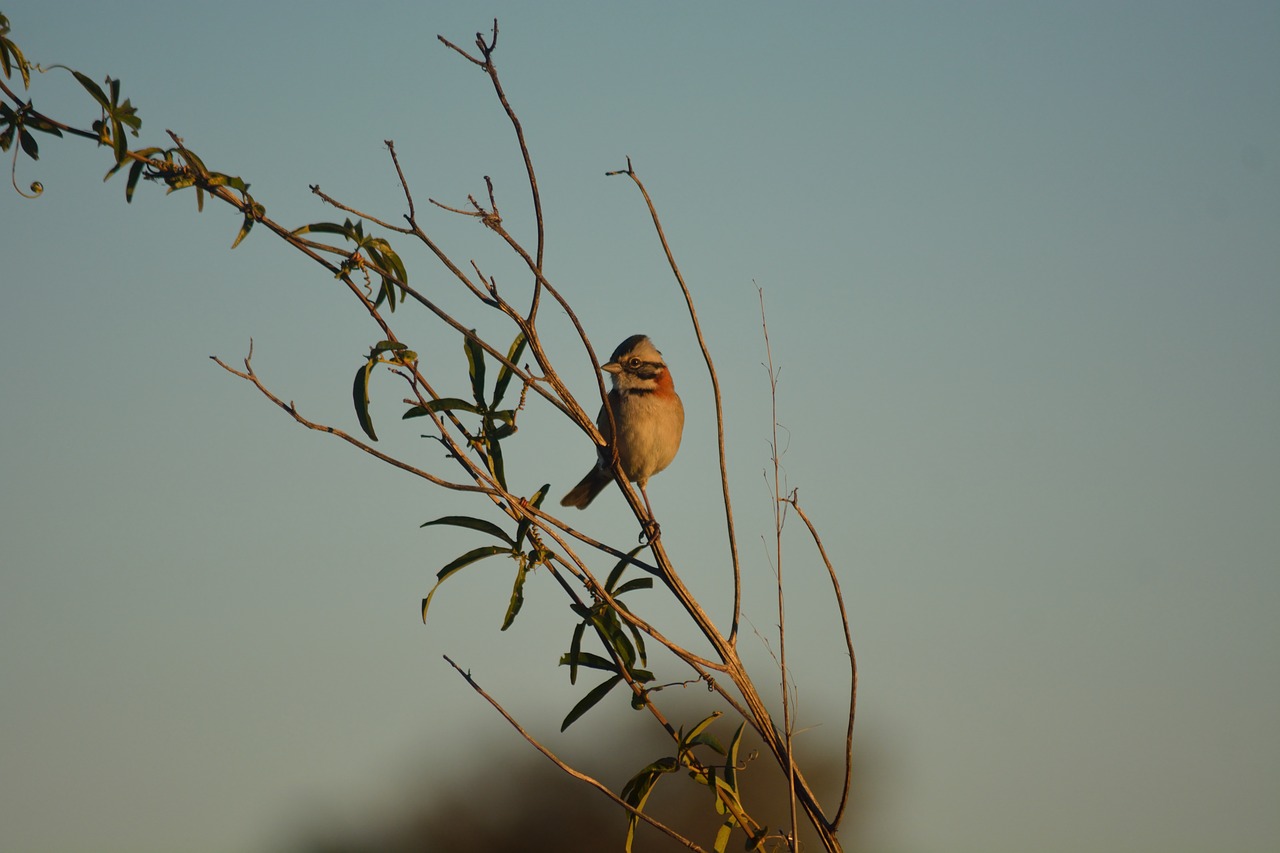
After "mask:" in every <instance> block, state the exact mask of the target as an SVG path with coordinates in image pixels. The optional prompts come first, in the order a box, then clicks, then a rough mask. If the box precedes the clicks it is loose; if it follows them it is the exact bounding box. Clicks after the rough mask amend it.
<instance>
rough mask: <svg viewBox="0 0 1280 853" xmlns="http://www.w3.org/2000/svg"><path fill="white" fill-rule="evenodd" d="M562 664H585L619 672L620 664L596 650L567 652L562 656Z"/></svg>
mask: <svg viewBox="0 0 1280 853" xmlns="http://www.w3.org/2000/svg"><path fill="white" fill-rule="evenodd" d="M560 665H561V666H568V667H579V666H585V667H586V668H587V669H602V670H604V671H605V672H615V673H616V672H617V671H618V665H617V664H615V663H614V662H613V661H611V660H609V659H608V658H606V657H603V656H601V655H598V654H595V653H594V652H577V653H574V652H567V653H565V654H563V655H561V656H560Z"/></svg>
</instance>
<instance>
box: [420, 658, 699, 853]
mask: <svg viewBox="0 0 1280 853" xmlns="http://www.w3.org/2000/svg"><path fill="white" fill-rule="evenodd" d="M443 657H444V659H445V660H446V661H448V663H449V666H451V667H453V668H454V669H456V670H457V671H458V674H459V675H461V676H462V677H463V678H464V679H466V682H467V684H470V685H471V689H473V690H475V691H476V692H477V693H479V694H480V695H481V696H483V697H484V699H485V701H486V702H488V703H489V704H490V705H492V706H493V707H494V710H496V711H497V712H498V713H499V714H501V715H502V716H503V718H504V719H505V720H506V721H507V723H509V724H510V725H511V727H512V728H513V729H515V730H516V731H517V732H519V733H520V736H521V737H523V738H524V739H525V740H527V741H528V742H529V744H530V745H531V746H532V747H533V748H534V749H536V750H538V752H541V753H542V754H543V755H545V756H546V757H547V758H548V759H549V760H550V761H551V763H552V764H554V765H555V766H556V767H559V768H560V769H561V770H563V771H564V772H565V773H568V774H569V775H570V776H572V777H573V778H575V779H577V780H579V781H580V782H586V783H587V784H588V785H590V786H591V787H593V788H595V789H596V790H597V791H599V792H600V793H602V794H604V795H605V796H606V797H608V798H609V799H611V800H613V801H614V802H615V803H617V804H618V805H620V806H622V807H623V808H624V809H626V810H627V811H628V812H630V813H631V814H633V815H635V816H636V817H638V818H640V819H641V820H643V821H644V822H645V823H647V824H649V825H650V826H652V827H654V828H655V829H657V830H659V831H660V832H662V833H664V834H666V835H668V836H670V837H671V838H672V839H674V840H676V841H678V842H680V843H681V844H682V845H684V846H685V847H686V848H688V849H690V850H697V851H700V853H706V851H705V850H704V849H703V848H702V847H699V846H698V845H697V844H695V843H694V842H693V841H691V840H689V839H688V838H685V837H684V836H683V835H681V834H680V833H678V832H676V831H675V830H674V829H672V828H671V827H669V826H667V825H666V824H664V823H662V822H661V821H659V820H657V819H656V818H653V817H651V816H649V815H647V814H645V813H644V812H642V811H640V810H639V809H637V808H636V807H635V806H633V805H631V804H630V803H628V802H627V801H626V800H624V799H622V798H621V797H619V796H618V795H617V794H615V793H614V792H613V791H611V790H609V787H608V786H607V785H605V784H604V783H602V782H600V781H598V780H597V779H595V778H593V777H591V776H588V775H587V774H585V773H583V772H581V771H579V770H575V769H574V768H572V767H570V766H569V765H568V764H565V763H564V762H563V761H561V760H560V759H559V758H558V757H557V756H556V755H555V753H553V752H552V751H551V750H549V749H547V748H546V747H545V746H543V745H542V744H541V743H539V742H538V741H537V739H535V738H534V737H533V735H531V734H529V733H528V732H527V731H525V728H524V726H522V725H520V723H518V722H516V719H515V717H512V716H511V715H510V714H508V713H507V711H506V709H505V708H503V707H502V706H501V705H499V704H498V702H497V700H495V699H494V698H493V697H492V696H490V695H489V694H488V693H486V692H485V691H484V688H482V687H481V686H480V685H479V684H477V683H476V680H475V679H474V678H472V677H471V673H470V672H468V671H464V670H463V669H462V667H460V666H458V665H457V664H456V663H454V662H453V659H452V658H450V657H449V656H448V655H444V656H443Z"/></svg>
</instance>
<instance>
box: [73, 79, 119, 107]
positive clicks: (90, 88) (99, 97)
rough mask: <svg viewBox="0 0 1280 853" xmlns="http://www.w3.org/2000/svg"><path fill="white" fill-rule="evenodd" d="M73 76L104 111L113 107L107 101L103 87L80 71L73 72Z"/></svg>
mask: <svg viewBox="0 0 1280 853" xmlns="http://www.w3.org/2000/svg"><path fill="white" fill-rule="evenodd" d="M71 74H72V75H73V76H74V77H75V78H76V79H77V80H79V81H80V85H81V86H84V88H85V90H86V91H87V92H88V93H89V94H90V95H92V96H93V99H94V100H95V101H97V102H98V103H99V104H101V105H102V108H103V109H104V110H105V109H109V108H110V107H111V102H110V101H108V100H107V95H106V93H105V92H103V91H102V87H101V86H99V85H98V84H97V83H95V82H93V80H91V79H90V78H89V77H86V76H85V75H84V74H81V73H80V72H79V71H72V72H71Z"/></svg>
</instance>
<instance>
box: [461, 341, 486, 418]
mask: <svg viewBox="0 0 1280 853" xmlns="http://www.w3.org/2000/svg"><path fill="white" fill-rule="evenodd" d="M475 333H476V330H475V329H472V330H471V334H472V335H475ZM462 348H463V349H464V350H465V351H466V353H467V371H468V372H469V373H470V374H471V393H472V395H473V396H474V397H475V401H476V404H477V405H479V406H481V407H482V408H483V407H484V349H483V348H482V347H481V346H480V344H478V343H476V342H475V341H474V340H472V338H463V339H462Z"/></svg>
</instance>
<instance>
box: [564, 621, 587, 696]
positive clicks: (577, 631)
mask: <svg viewBox="0 0 1280 853" xmlns="http://www.w3.org/2000/svg"><path fill="white" fill-rule="evenodd" d="M586 629H587V623H586V622H579V623H578V624H577V625H574V626H573V638H572V639H571V640H570V641H569V655H568V657H569V683H570V684H577V683H578V661H579V660H581V658H582V633H583V631H585V630H586Z"/></svg>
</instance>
